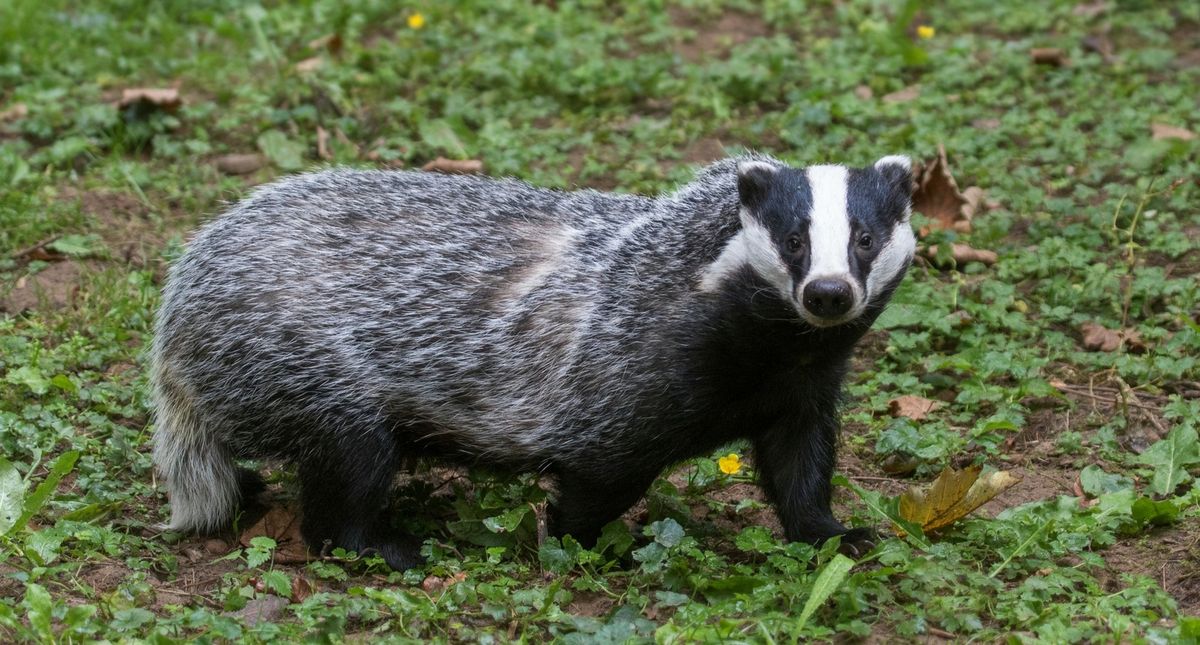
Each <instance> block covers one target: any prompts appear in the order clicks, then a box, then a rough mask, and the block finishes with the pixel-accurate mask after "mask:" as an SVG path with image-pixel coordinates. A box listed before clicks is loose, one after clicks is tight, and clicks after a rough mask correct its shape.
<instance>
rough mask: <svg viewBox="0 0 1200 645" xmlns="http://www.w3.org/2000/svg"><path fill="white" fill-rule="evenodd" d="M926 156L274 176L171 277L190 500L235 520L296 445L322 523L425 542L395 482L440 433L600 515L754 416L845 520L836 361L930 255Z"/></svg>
mask: <svg viewBox="0 0 1200 645" xmlns="http://www.w3.org/2000/svg"><path fill="white" fill-rule="evenodd" d="M906 164H907V160H906V159H904V158H899V157H889V158H885V159H882V160H880V162H878V163H877V164H876V165H875V166H873V167H867V168H863V169H850V170H847V169H845V168H842V167H840V166H823V167H815V168H810V169H808V170H802V169H793V168H789V167H787V166H786V165H784V164H782V163H781V162H779V161H777V160H775V159H772V158H769V157H765V156H758V155H752V156H748V157H742V158H739V159H727V160H724V161H721V162H717V163H715V164H713V165H711V166H709V167H708V168H706V169H704V170H703V171H702V172H701V173H700V174H699V175H698V176H697V177H696V179H695V180H694V181H693V182H691V183H690V184H688V185H686V186H684V187H683V188H682V189H680V190H679V191H678V192H676V193H674V194H671V195H667V196H663V197H659V198H647V197H640V196H623V195H615V194H605V193H599V192H593V191H579V192H557V191H551V190H544V189H540V188H536V187H533V186H530V185H527V184H525V183H521V182H518V181H512V180H494V179H487V178H480V177H465V176H447V175H440V174H434V173H421V172H380V171H351V170H332V171H325V172H320V173H315V174H309V175H302V176H298V177H294V178H290V179H286V180H284V181H281V182H279V183H276V184H272V185H269V186H266V187H263V188H260V189H258V190H257V191H256V192H255V193H254V194H253V195H252V196H251V197H250V198H248V199H246V200H245V201H243V202H241V203H240V204H238V205H236V206H235V207H233V208H232V209H231V210H230V211H229V212H227V213H225V214H224V215H222V216H221V217H219V218H217V219H215V220H214V221H213V222H211V223H210V224H209V225H208V226H206V227H205V228H204V229H203V230H202V231H201V232H200V233H199V234H198V235H197V237H196V238H195V239H194V240H193V241H192V242H191V244H190V246H189V248H188V250H187V252H186V253H185V254H184V256H183V257H182V258H181V259H180V260H179V261H178V262H176V263H175V265H174V266H173V267H172V269H171V272H170V277H169V280H168V283H167V287H166V289H165V292H164V297H163V302H162V308H161V311H160V315H159V318H158V321H157V328H156V338H155V340H154V346H153V354H152V381H153V394H154V401H155V404H156V409H157V420H156V431H155V439H154V456H155V461H156V463H157V465H158V467H159V469H160V471H161V473H162V474H163V476H164V478H165V480H166V483H167V486H168V488H169V492H170V496H171V500H170V501H171V507H172V519H171V527H172V528H175V529H179V530H200V531H212V530H215V529H218V528H221V527H223V526H226V525H227V524H228V523H229V522H231V520H232V518H233V513H234V512H235V509H236V507H237V505H238V504H239V502H240V501H241V500H242V499H243V498H244V497H245V496H246V495H249V494H252V493H253V492H255V489H256V487H257V486H260V485H261V482H260V481H258V480H257V477H256V476H255V475H252V474H250V473H248V472H247V471H243V470H241V469H239V468H238V467H237V465H236V462H235V460H236V459H239V458H272V457H273V458H283V459H285V460H288V461H290V462H292V463H295V464H296V465H297V466H298V468H299V474H300V478H301V484H302V503H303V512H304V517H303V532H304V535H305V538H306V539H307V540H308V541H309V543H310V546H312V547H313V548H314V549H317V550H319V549H321V547H322V545H326V546H327V545H330V544H332V545H334V546H344V547H346V548H350V549H356V550H360V551H363V550H372V549H373V550H377V551H378V552H380V553H381V554H382V555H383V556H384V558H385V559H386V560H387V561H388V562H389V564H391V565H392V566H394V567H397V568H406V567H409V566H413V565H415V564H417V563H419V561H420V559H419V555H418V547H419V544H420V539H419V538H418V537H414V536H406V535H403V534H401V533H400V532H398V531H396V530H395V529H393V528H392V525H391V523H390V522H389V518H387V517H385V516H383V515H382V514H381V509H382V508H383V507H384V505H385V503H386V501H387V495H388V489H389V485H390V484H391V482H392V479H393V477H394V475H395V473H396V471H397V469H398V468H399V466H400V464H401V462H402V460H403V459H404V458H406V457H412V456H427V457H434V458H440V459H444V460H449V461H455V462H459V463H465V464H468V465H472V464H480V465H487V466H490V467H495V468H504V469H511V470H514V471H539V472H546V473H551V474H553V475H555V476H556V477H557V479H558V482H559V490H560V493H559V498H558V499H557V502H556V504H555V506H554V507H553V510H552V515H551V521H552V528H553V529H554V530H555V531H556V532H558V533H571V534H573V535H575V536H576V537H577V538H580V539H581V540H584V541H588V540H591V539H594V538H595V537H596V535H597V534H598V532H599V529H600V527H601V526H603V525H604V524H605V523H607V522H608V521H611V520H613V519H615V518H617V517H618V516H619V515H620V514H621V513H622V512H624V511H625V510H626V509H627V508H628V507H629V506H631V505H632V504H633V503H634V502H636V501H637V499H638V498H639V497H640V496H641V495H642V494H643V493H644V491H645V490H646V488H647V486H648V485H649V484H650V483H651V482H652V481H653V479H654V477H656V476H657V475H658V474H659V473H660V472H661V470H662V469H663V468H664V467H665V466H668V465H670V464H671V463H674V462H678V461H680V460H682V459H686V458H689V457H693V456H697V455H702V454H707V453H708V452H709V451H712V450H714V449H715V448H716V447H718V446H720V445H722V444H725V443H727V442H729V441H731V440H734V439H738V438H748V439H750V440H751V441H752V442H753V445H754V448H755V450H756V458H757V460H756V465H757V469H758V471H759V474H760V478H761V480H762V484H763V486H764V488H765V489H766V491H767V493H768V495H769V497H770V498H771V499H772V500H773V501H774V502H775V503H776V505H777V507H778V509H779V511H780V515H781V519H782V522H783V525H784V528H785V532H786V533H787V537H788V538H789V539H794V540H810V541H820V540H823V539H826V538H829V537H832V536H835V535H842V534H844V533H846V529H845V527H843V526H842V525H841V524H840V523H838V522H837V521H836V520H835V519H834V518H833V515H832V513H831V511H830V508H829V498H830V490H829V478H830V475H831V474H832V468H833V462H834V449H833V447H834V443H835V438H836V431H837V426H838V422H837V403H838V397H839V393H840V385H841V381H842V378H843V375H844V373H845V370H846V365H847V361H848V358H849V356H850V352H851V350H852V348H853V346H854V343H855V342H856V341H857V340H858V338H859V337H860V336H861V335H862V333H864V332H865V330H866V329H867V327H869V325H870V324H871V322H872V321H873V320H874V319H875V317H876V316H877V315H878V314H879V312H880V311H881V310H882V308H883V306H884V304H885V303H886V302H887V299H888V298H889V297H890V295H891V293H892V291H893V290H894V289H895V287H896V286H897V284H898V283H899V281H900V279H901V277H902V276H903V273H904V269H905V268H906V267H907V264H908V262H909V261H910V259H911V255H912V242H911V238H912V234H911V231H910V229H909V225H908V199H909V179H908V168H907V166H906ZM839 209H840V210H839ZM843 219H844V221H841V220H843ZM863 231H867V233H864V232H863ZM849 236H855V237H853V238H851V237H849ZM872 254H874V255H872ZM817 267H819V268H820V270H821V271H822V272H823V273H822V274H821V275H809V273H810V272H811V271H810V269H812V270H813V271H815V270H816V268H817ZM872 267H874V269H873V268H872ZM873 270H874V271H875V275H874V276H872V275H871V272H872V271H873ZM868 536H869V532H867V531H863V530H856V531H855V532H853V534H852V535H851V536H848V538H847V539H848V540H863V539H867V538H868Z"/></svg>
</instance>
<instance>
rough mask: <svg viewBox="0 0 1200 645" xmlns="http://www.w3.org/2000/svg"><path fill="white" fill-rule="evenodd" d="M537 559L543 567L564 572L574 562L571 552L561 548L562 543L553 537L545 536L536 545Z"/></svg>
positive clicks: (555, 571) (568, 569) (556, 571)
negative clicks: (538, 544) (542, 540)
mask: <svg viewBox="0 0 1200 645" xmlns="http://www.w3.org/2000/svg"><path fill="white" fill-rule="evenodd" d="M538 561H539V562H541V563H542V568H543V569H545V570H547V571H551V572H554V573H566V572H567V571H570V570H571V567H572V566H573V565H574V564H575V562H574V560H573V559H572V558H571V554H569V553H567V551H566V549H563V548H562V543H560V542H559V541H558V538H555V537H548V538H546V541H545V542H542V545H541V546H540V547H538Z"/></svg>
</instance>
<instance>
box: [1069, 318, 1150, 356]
mask: <svg viewBox="0 0 1200 645" xmlns="http://www.w3.org/2000/svg"><path fill="white" fill-rule="evenodd" d="M1079 333H1080V336H1081V337H1082V338H1081V340H1082V342H1083V348H1084V349H1086V350H1088V351H1092V352H1115V351H1117V350H1118V349H1120V348H1121V346H1122V345H1124V346H1125V348H1126V349H1127V350H1129V351H1130V352H1132V353H1140V352H1144V351H1145V350H1146V349H1147V346H1146V342H1145V341H1144V340H1142V335H1141V334H1140V333H1138V331H1137V330H1136V329H1121V330H1114V329H1109V328H1107V327H1105V326H1103V325H1098V324H1096V323H1093V322H1086V323H1083V324H1082V325H1080V327H1079Z"/></svg>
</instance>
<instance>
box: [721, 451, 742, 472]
mask: <svg viewBox="0 0 1200 645" xmlns="http://www.w3.org/2000/svg"><path fill="white" fill-rule="evenodd" d="M717 467H719V468H720V469H721V472H723V473H725V474H726V475H736V474H737V473H738V471H739V470H741V469H742V459H741V457H738V456H737V454H736V453H732V452H731V453H729V454H728V455H725V456H724V457H721V458H720V459H718V460H717Z"/></svg>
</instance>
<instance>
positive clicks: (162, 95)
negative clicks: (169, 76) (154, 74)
mask: <svg viewBox="0 0 1200 645" xmlns="http://www.w3.org/2000/svg"><path fill="white" fill-rule="evenodd" d="M182 102H183V101H182V99H180V98H179V90H178V89H176V88H173V87H163V88H151V87H133V88H128V89H124V90H122V91H121V100H120V101H119V102H118V103H117V106H118V107H122V108H125V107H129V106H131V105H133V104H135V103H149V104H150V105H153V106H155V107H159V108H162V109H164V110H168V111H169V110H174V109H175V108H178V107H179V105H180V104H181V103H182Z"/></svg>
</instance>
